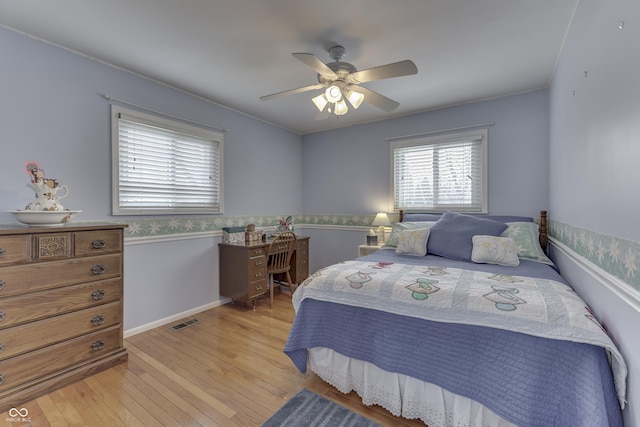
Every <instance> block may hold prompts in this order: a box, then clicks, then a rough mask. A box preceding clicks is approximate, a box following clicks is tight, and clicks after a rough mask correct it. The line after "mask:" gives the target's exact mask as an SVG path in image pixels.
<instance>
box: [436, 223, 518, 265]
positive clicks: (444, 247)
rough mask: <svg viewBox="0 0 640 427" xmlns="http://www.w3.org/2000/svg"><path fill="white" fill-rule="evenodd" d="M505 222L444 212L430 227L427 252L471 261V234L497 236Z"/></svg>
mask: <svg viewBox="0 0 640 427" xmlns="http://www.w3.org/2000/svg"><path fill="white" fill-rule="evenodd" d="M506 229H507V224H505V223H503V222H498V221H493V220H490V219H485V218H477V217H474V216H471V215H464V214H459V213H455V212H449V211H447V212H445V213H443V214H442V216H441V217H440V219H439V220H438V222H436V223H435V224H434V225H433V227H431V232H430V233H429V241H428V242H427V252H428V253H431V254H434V255H440V256H442V257H445V258H451V259H458V260H462V261H469V262H471V252H473V240H472V239H473V236H476V235H485V236H499V235H500V234H501V233H502V232H503V231H504V230H506Z"/></svg>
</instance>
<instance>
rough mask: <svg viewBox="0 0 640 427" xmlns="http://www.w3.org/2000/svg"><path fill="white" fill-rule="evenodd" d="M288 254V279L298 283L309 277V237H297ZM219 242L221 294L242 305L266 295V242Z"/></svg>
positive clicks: (267, 245)
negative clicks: (290, 255) (289, 254)
mask: <svg viewBox="0 0 640 427" xmlns="http://www.w3.org/2000/svg"><path fill="white" fill-rule="evenodd" d="M296 237H297V241H296V248H295V251H294V252H293V256H292V257H291V270H290V274H291V280H293V282H294V283H295V284H300V283H301V282H302V281H303V280H304V279H306V278H307V277H309V237H308V236H296ZM270 243H271V242H269V241H267V242H260V243H252V244H249V243H219V244H218V246H219V250H220V295H221V296H224V297H228V298H231V299H232V300H234V301H242V302H244V303H245V304H246V303H249V302H253V303H254V304H255V300H256V299H257V298H259V297H261V296H263V295H267V293H268V291H269V289H268V288H267V279H268V278H267V259H268V256H269V254H268V253H267V251H268V249H269V244H270Z"/></svg>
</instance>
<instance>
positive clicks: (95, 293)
mask: <svg viewBox="0 0 640 427" xmlns="http://www.w3.org/2000/svg"><path fill="white" fill-rule="evenodd" d="M106 293H107V292H106V291H105V290H104V289H98V290H96V291H93V292H91V297H92V298H93V299H94V300H96V301H99V300H101V299H102V298H104V295H105V294H106Z"/></svg>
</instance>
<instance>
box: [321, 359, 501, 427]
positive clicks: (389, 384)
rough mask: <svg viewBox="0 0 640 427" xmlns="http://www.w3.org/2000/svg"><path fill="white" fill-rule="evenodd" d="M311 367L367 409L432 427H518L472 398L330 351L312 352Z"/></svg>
mask: <svg viewBox="0 0 640 427" xmlns="http://www.w3.org/2000/svg"><path fill="white" fill-rule="evenodd" d="M309 365H310V368H311V370H312V371H313V372H315V373H316V374H317V375H318V376H319V377H320V378H322V379H323V380H324V381H326V382H327V383H329V384H331V385H332V386H334V387H335V388H337V389H338V390H339V391H340V392H342V393H345V394H346V393H349V392H351V391H355V392H356V393H358V395H359V396H360V398H361V399H362V403H364V404H365V405H368V406H369V405H379V406H382V407H383V408H385V409H386V410H388V411H389V412H391V413H392V414H393V415H395V416H399V417H404V418H408V419H420V420H421V421H423V422H424V423H425V424H428V425H429V427H440V426H447V427H449V426H451V427H471V426H473V427H476V426H478V427H481V426H492V427H503V426H509V427H512V426H514V424H512V423H510V422H509V421H506V420H505V419H503V418H501V417H499V416H498V415H496V414H495V413H494V412H492V411H491V410H489V409H487V408H486V407H484V406H483V405H481V404H479V403H477V402H475V401H473V400H471V399H469V398H466V397H462V396H459V395H457V394H453V393H450V392H448V391H447V390H445V389H443V388H442V387H439V386H437V385H434V384H431V383H427V382H424V381H420V380H417V379H415V378H412V377H409V376H406V375H402V374H394V373H391V372H387V371H385V370H382V369H380V368H378V367H377V366H375V365H374V364H372V363H369V362H364V361H361V360H358V359H350V358H348V357H346V356H343V355H342V354H340V353H337V352H335V351H333V350H331V349H328V348H323V347H316V348H312V349H310V350H309Z"/></svg>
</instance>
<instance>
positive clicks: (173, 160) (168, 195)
mask: <svg viewBox="0 0 640 427" xmlns="http://www.w3.org/2000/svg"><path fill="white" fill-rule="evenodd" d="M113 120H114V122H115V124H116V125H117V126H116V127H117V129H114V135H116V136H117V141H116V140H114V162H115V163H114V179H115V180H114V195H113V196H114V197H113V213H114V214H115V215H118V214H120V215H125V214H127V215H136V214H139V215H149V214H176V213H184V214H189V213H196V214H197V213H218V212H221V210H222V203H221V201H222V143H223V136H222V134H220V133H217V132H213V131H210V130H208V129H201V128H198V127H195V126H191V125H186V124H183V123H180V122H177V121H176V122H174V121H170V120H166V119H164V118H159V117H153V116H149V115H146V114H142V113H139V112H136V111H132V110H126V109H123V108H120V107H114V116H113ZM116 163H117V164H116Z"/></svg>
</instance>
